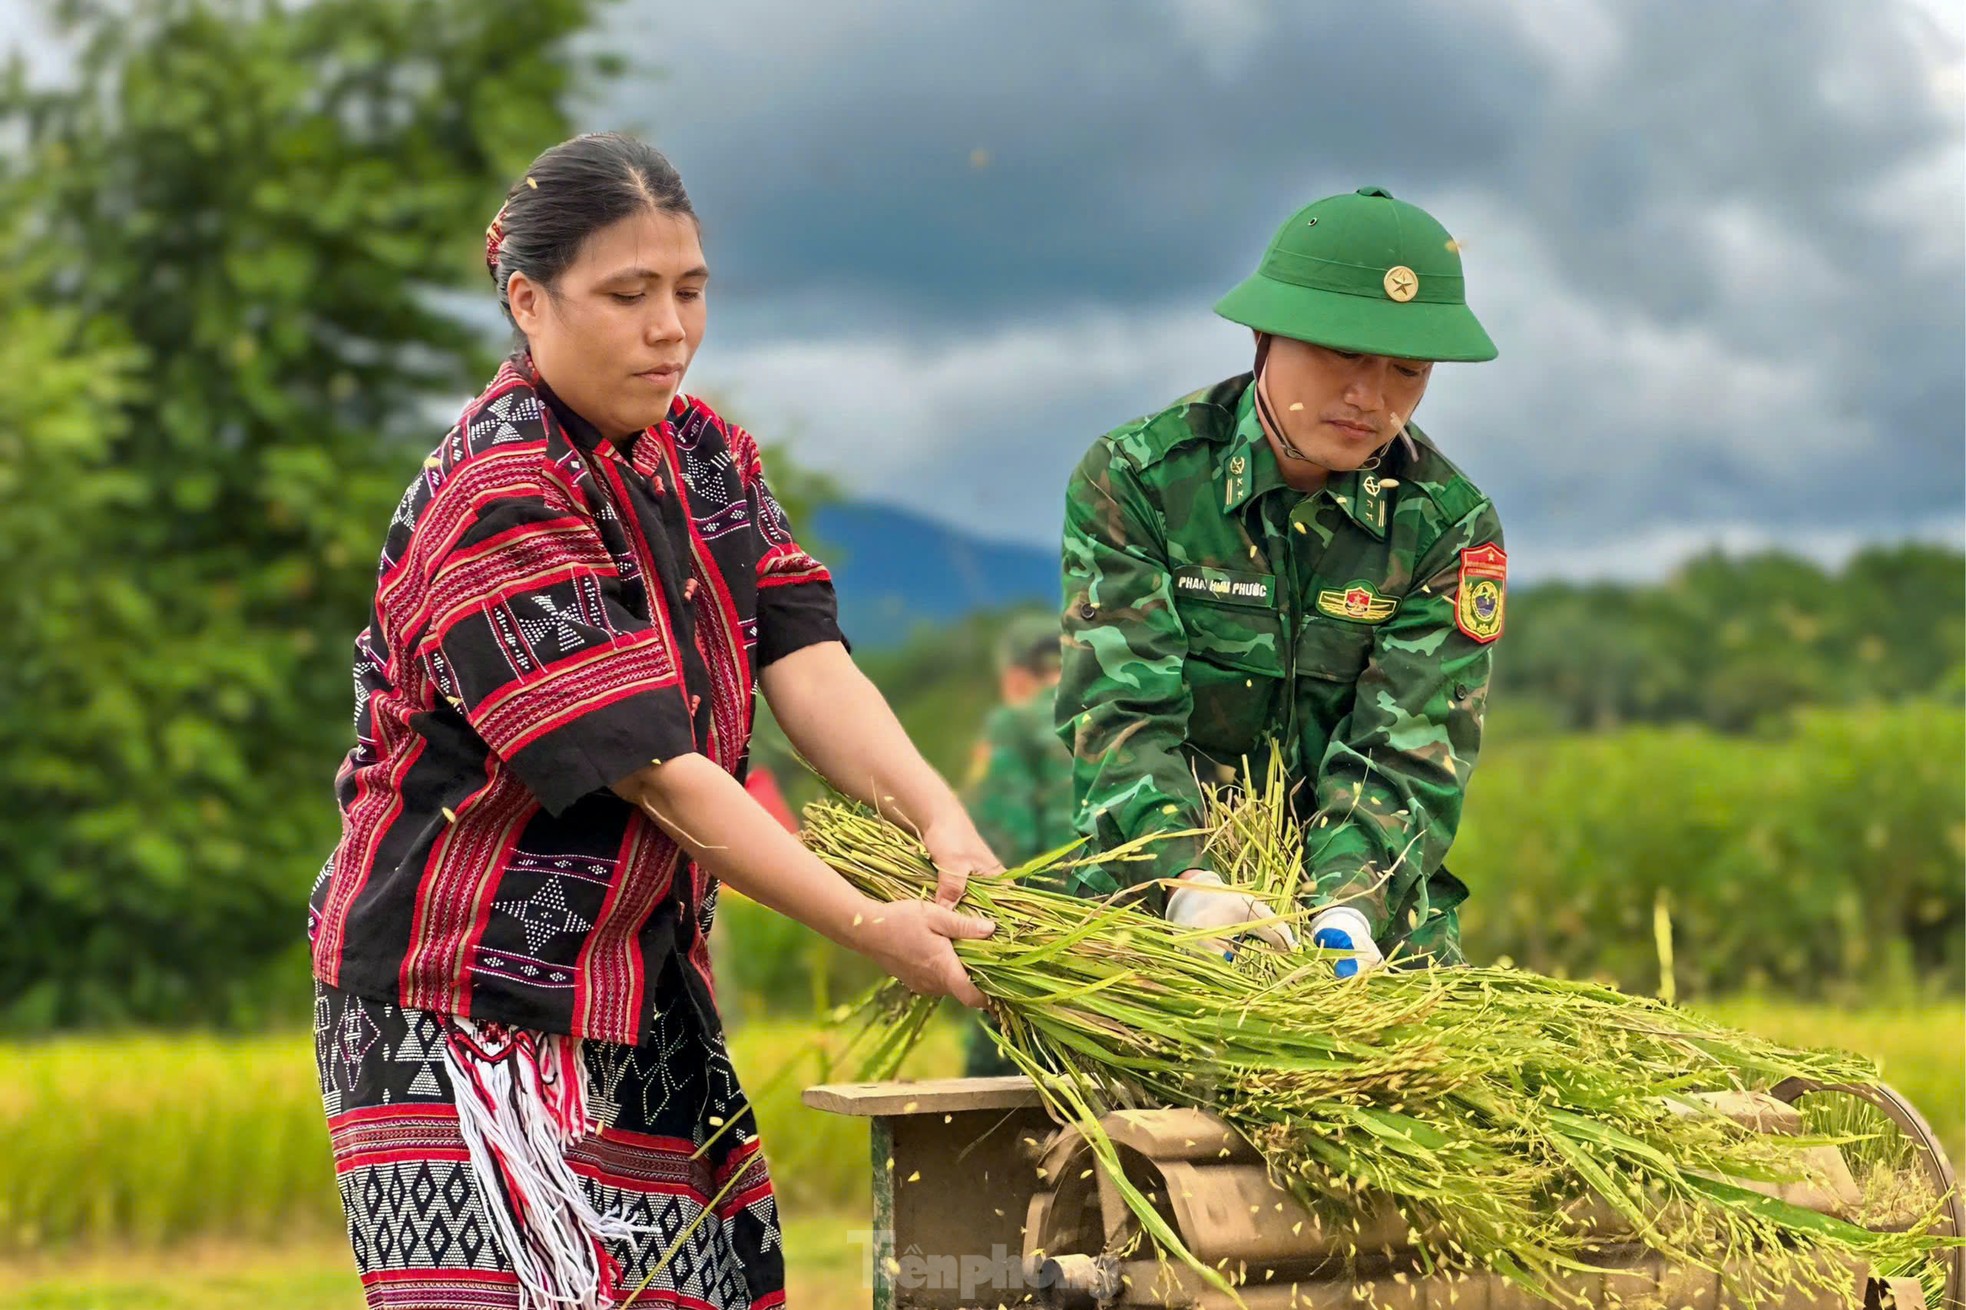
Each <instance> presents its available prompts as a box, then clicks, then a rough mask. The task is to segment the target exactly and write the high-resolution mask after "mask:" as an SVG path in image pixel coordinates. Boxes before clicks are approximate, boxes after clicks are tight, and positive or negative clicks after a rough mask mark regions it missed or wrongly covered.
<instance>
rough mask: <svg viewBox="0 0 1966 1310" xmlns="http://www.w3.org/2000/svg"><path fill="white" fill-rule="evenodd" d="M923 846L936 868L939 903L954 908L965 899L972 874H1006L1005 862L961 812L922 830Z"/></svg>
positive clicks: (937, 899) (957, 811) (954, 813)
mask: <svg viewBox="0 0 1966 1310" xmlns="http://www.w3.org/2000/svg"><path fill="white" fill-rule="evenodd" d="M922 845H923V846H925V847H927V848H928V858H929V860H930V861H931V862H932V863H933V864H934V865H935V874H936V878H935V900H936V902H937V904H940V905H954V904H956V903H957V902H958V901H960V900H962V898H963V888H965V887H967V886H968V885H969V875H970V874H972V873H1002V872H1003V861H1002V860H1000V859H998V858H997V857H996V853H995V852H993V851H992V850H991V849H990V846H989V843H987V842H985V841H984V840H983V838H982V837H981V836H980V835H979V834H978V833H977V831H976V825H975V824H973V823H971V822H970V821H969V815H968V814H967V813H965V812H964V811H962V810H960V809H956V810H952V811H951V812H950V813H949V815H948V816H947V817H946V818H943V819H941V820H939V821H937V822H935V823H931V824H929V825H928V827H927V828H925V829H924V830H923V831H922Z"/></svg>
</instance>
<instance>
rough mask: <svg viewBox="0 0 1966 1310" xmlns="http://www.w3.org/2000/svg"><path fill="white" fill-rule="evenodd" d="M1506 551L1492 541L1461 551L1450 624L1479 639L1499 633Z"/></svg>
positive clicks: (1497, 635)
mask: <svg viewBox="0 0 1966 1310" xmlns="http://www.w3.org/2000/svg"><path fill="white" fill-rule="evenodd" d="M1508 578H1509V557H1508V553H1507V552H1506V551H1504V550H1503V549H1502V548H1501V547H1500V546H1497V545H1495V544H1493V543H1492V542H1491V543H1490V544H1488V545H1486V546H1470V547H1468V548H1467V549H1466V550H1463V551H1462V552H1461V585H1460V587H1459V588H1458V594H1457V595H1456V598H1455V601H1454V625H1455V626H1456V627H1458V628H1460V629H1461V631H1462V632H1465V633H1466V634H1467V635H1468V636H1470V637H1472V638H1474V640H1476V641H1479V642H1484V643H1486V642H1491V641H1493V640H1495V638H1497V637H1499V636H1501V635H1502V607H1503V602H1504V600H1505V598H1506V597H1505V593H1506V591H1507V588H1508Z"/></svg>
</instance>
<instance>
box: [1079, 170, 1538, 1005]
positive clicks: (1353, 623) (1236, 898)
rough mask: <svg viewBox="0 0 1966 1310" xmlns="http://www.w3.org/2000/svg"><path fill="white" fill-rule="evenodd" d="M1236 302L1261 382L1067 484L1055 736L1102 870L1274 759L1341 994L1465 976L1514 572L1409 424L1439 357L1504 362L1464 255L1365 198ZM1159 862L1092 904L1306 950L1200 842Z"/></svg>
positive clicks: (1136, 441) (1272, 249) (1490, 517)
mask: <svg viewBox="0 0 1966 1310" xmlns="http://www.w3.org/2000/svg"><path fill="white" fill-rule="evenodd" d="M1215 309H1216V312H1217V313H1219V314H1221V315H1222V316H1223V317H1224V318H1227V319H1229V320H1230V321H1231V322H1235V323H1240V324H1242V325H1243V326H1245V327H1248V328H1250V329H1251V330H1252V331H1253V332H1254V333H1255V348H1256V362H1255V369H1254V372H1253V373H1246V374H1243V375H1241V376H1239V377H1235V378H1231V379H1229V380H1228V381H1226V382H1221V383H1218V384H1216V385H1215V386H1212V387H1208V388H1206V389H1204V390H1201V391H1198V392H1195V393H1194V394H1193V395H1190V396H1188V397H1186V398H1184V399H1182V400H1180V401H1178V402H1177V403H1175V404H1174V405H1173V406H1172V407H1170V408H1168V409H1165V410H1162V411H1161V412H1160V413H1158V414H1154V415H1152V416H1150V417H1148V418H1144V419H1139V420H1136V421H1134V422H1131V423H1128V424H1126V425H1125V426H1123V427H1120V428H1117V429H1115V430H1114V431H1113V432H1111V433H1109V434H1107V435H1106V436H1105V437H1103V438H1101V439H1100V440H1099V441H1098V442H1096V443H1095V444H1094V445H1093V447H1092V449H1091V450H1090V451H1089V452H1088V453H1087V454H1086V456H1085V458H1084V460H1083V461H1081V463H1080V464H1079V467H1078V469H1077V470H1076V471H1075V472H1074V473H1073V475H1072V478H1071V482H1070V484H1069V485H1068V488H1067V491H1066V512H1065V531H1064V582H1065V587H1064V591H1065V612H1064V645H1063V680H1062V681H1061V683H1060V685H1059V690H1058V696H1057V729H1058V732H1059V734H1060V736H1061V737H1063V738H1064V740H1065V742H1066V743H1067V744H1068V745H1069V746H1071V747H1072V750H1073V755H1074V760H1075V763H1074V769H1073V793H1074V798H1075V801H1076V805H1077V810H1078V826H1079V829H1080V830H1081V831H1082V832H1084V833H1086V834H1087V835H1088V836H1090V837H1091V838H1092V840H1093V843H1094V847H1095V849H1108V848H1111V847H1113V846H1116V845H1118V844H1119V843H1121V842H1123V841H1127V840H1130V839H1134V838H1138V837H1141V836H1144V835H1146V834H1150V833H1163V832H1176V831H1179V830H1181V829H1188V828H1193V827H1195V826H1196V825H1197V823H1198V820H1199V814H1200V802H1201V786H1202V784H1203V783H1218V782H1231V781H1233V780H1235V779H1236V778H1238V777H1239V776H1240V775H1241V774H1242V771H1243V770H1244V769H1245V768H1247V769H1249V770H1251V771H1252V772H1253V773H1254V775H1255V776H1258V777H1260V776H1262V775H1263V772H1264V769H1265V766H1266V764H1267V757H1268V752H1269V751H1271V750H1276V751H1280V752H1281V753H1282V756H1283V762H1284V765H1285V767H1286V769H1287V771H1288V774H1289V776H1290V777H1291V779H1292V780H1293V781H1294V782H1296V783H1298V784H1300V786H1299V790H1298V792H1297V797H1298V809H1299V814H1300V816H1301V817H1302V818H1303V820H1304V822H1305V823H1306V825H1307V827H1306V829H1305V837H1306V842H1305V864H1306V869H1305V873H1306V878H1305V886H1306V888H1307V892H1306V898H1307V903H1308V908H1309V909H1311V910H1312V911H1313V913H1312V917H1311V919H1310V922H1309V925H1308V927H1309V931H1310V934H1311V937H1312V939H1313V940H1314V941H1315V942H1317V943H1318V944H1319V945H1321V946H1325V947H1328V948H1331V949H1334V950H1338V951H1343V952H1346V953H1347V954H1346V955H1345V956H1343V957H1341V958H1340V959H1339V961H1338V965H1337V971H1338V973H1339V974H1340V975H1341V976H1349V975H1351V974H1354V973H1356V972H1358V970H1360V969H1361V968H1366V969H1369V968H1372V967H1373V966H1375V965H1377V964H1380V963H1382V962H1383V961H1384V959H1385V958H1386V957H1387V956H1388V955H1391V954H1393V953H1394V952H1395V951H1397V952H1398V956H1399V957H1400V958H1401V959H1410V960H1411V961H1412V962H1416V963H1437V964H1452V963H1459V962H1461V960H1462V956H1461V948H1460V921H1459V917H1458V912H1457V909H1456V907H1457V906H1459V904H1460V903H1461V902H1462V901H1463V900H1464V899H1466V897H1467V888H1466V886H1465V885H1464V884H1462V883H1461V882H1460V881H1459V880H1458V879H1456V878H1455V877H1454V876H1453V875H1452V874H1450V873H1448V872H1447V870H1446V869H1445V868H1443V867H1442V860H1443V859H1444V857H1445V856H1446V854H1447V849H1448V846H1449V845H1450V844H1451V843H1452V841H1453V839H1454V832H1455V829H1456V827H1457V825H1458V824H1459V822H1460V817H1461V803H1462V798H1463V796H1464V795H1465V793H1466V789H1467V785H1468V776H1469V774H1470V773H1471V772H1472V771H1473V769H1474V765H1475V756H1476V752H1477V749H1478V747H1479V745H1480V739H1481V722H1482V712H1483V707H1484V704H1485V701H1486V698H1487V692H1488V675H1489V662H1490V657H1491V654H1492V647H1493V643H1494V642H1495V640H1496V638H1498V637H1500V636H1501V635H1502V609H1503V588H1504V583H1505V575H1506V565H1507V556H1506V555H1505V554H1504V553H1503V550H1502V527H1501V523H1500V521H1499V520H1498V519H1497V518H1496V515H1495V510H1494V507H1493V506H1492V505H1491V504H1490V503H1489V501H1488V498H1487V497H1486V496H1484V495H1483V494H1482V493H1481V492H1480V491H1479V490H1477V489H1476V487H1475V486H1474V484H1473V483H1471V482H1469V481H1468V479H1467V478H1466V477H1465V476H1464V475H1463V474H1462V473H1461V471H1460V470H1459V469H1458V468H1456V467H1455V466H1454V465H1453V464H1452V463H1450V462H1449V461H1448V459H1447V458H1446V456H1444V455H1442V454H1441V452H1440V450H1439V449H1438V448H1437V447H1436V446H1435V445H1434V443H1433V441H1432V440H1431V439H1430V438H1429V437H1428V436H1427V435H1426V434H1425V433H1423V432H1421V431H1420V429H1419V428H1417V427H1415V426H1414V425H1413V423H1412V421H1411V420H1412V417H1413V412H1414V410H1415V409H1416V408H1417V407H1418V405H1419V403H1420V399H1421V397H1422V395H1423V394H1424V393H1425V392H1426V389H1427V383H1428V381H1429V378H1430V376H1431V373H1432V370H1433V365H1434V363H1435V362H1436V361H1442V360H1465V361H1473V360H1487V359H1493V358H1494V357H1495V346H1494V343H1493V342H1491V341H1490V340H1489V338H1488V334H1487V333H1486V332H1485V331H1484V330H1483V329H1482V327H1481V325H1480V324H1479V323H1478V322H1477V321H1476V320H1475V317H1474V314H1473V313H1472V312H1471V311H1470V310H1469V309H1468V307H1467V303H1466V300H1465V298H1464V296H1463V292H1462V280H1461V257H1460V252H1459V248H1458V246H1457V244H1456V243H1455V241H1454V240H1453V239H1452V238H1451V237H1450V236H1449V235H1448V234H1447V231H1446V230H1445V229H1444V228H1442V227H1441V225H1440V224H1439V223H1438V222H1436V221H1435V220H1434V219H1433V218H1432V217H1431V216H1430V215H1428V214H1427V213H1426V212H1425V211H1423V210H1421V209H1419V208H1417V207H1415V206H1413V205H1410V204H1407V203H1406V202H1404V201H1400V200H1395V199H1394V198H1393V197H1392V196H1391V195H1390V194H1388V193H1387V192H1386V191H1384V190H1382V189H1380V188H1377V187H1365V188H1361V189H1360V190H1359V191H1358V192H1356V193H1354V194H1351V195H1340V196H1332V197H1329V198H1327V199H1324V200H1320V201H1317V202H1316V203H1314V204H1312V205H1309V206H1308V207H1306V208H1304V209H1303V210H1300V211H1299V212H1298V213H1297V214H1295V215H1293V216H1292V217H1291V219H1290V220H1289V221H1288V222H1286V223H1285V224H1284V225H1283V227H1282V228H1281V229H1280V230H1279V231H1278V232H1277V234H1276V236H1275V238H1274V239H1272V241H1271V242H1270V245H1269V248H1268V250H1267V251H1266V252H1265V254H1264V257H1263V262H1262V264H1261V266H1260V267H1259V268H1258V269H1257V271H1256V272H1255V273H1254V274H1253V275H1251V276H1250V277H1249V278H1248V279H1246V280H1245V281H1243V282H1242V283H1241V284H1240V285H1238V286H1236V287H1235V288H1234V289H1233V290H1231V291H1230V292H1229V293H1228V295H1226V296H1224V297H1223V298H1222V299H1221V301H1220V302H1219V303H1217V305H1216V306H1215ZM1148 849H1149V852H1150V854H1151V858H1150V859H1146V860H1142V861H1111V862H1109V863H1107V864H1106V865H1104V866H1101V867H1098V868H1092V869H1087V870H1083V871H1081V872H1080V873H1078V874H1077V875H1075V882H1076V890H1079V891H1081V892H1083V893H1085V894H1090V895H1107V894H1111V893H1113V892H1116V891H1121V890H1128V889H1130V890H1131V891H1133V892H1134V893H1135V894H1138V895H1140V896H1142V897H1144V898H1145V899H1146V900H1147V901H1148V903H1150V904H1152V905H1153V906H1155V907H1156V908H1159V909H1161V910H1163V911H1164V912H1165V914H1166V915H1167V917H1168V918H1169V919H1171V920H1173V921H1175V922H1177V923H1180V924H1183V925H1187V926H1192V927H1208V928H1218V929H1220V930H1221V932H1222V934H1223V935H1224V936H1229V935H1234V934H1235V933H1236V932H1238V931H1249V932H1253V933H1255V934H1257V935H1259V936H1262V937H1266V938H1268V939H1269V940H1270V941H1272V942H1273V943H1274V944H1276V945H1279V946H1291V945H1294V944H1295V939H1294V937H1293V936H1292V935H1291V933H1290V932H1289V929H1288V928H1287V927H1284V926H1283V925H1280V924H1261V923H1255V922H1253V921H1256V920H1260V919H1263V918H1265V917H1267V916H1268V915H1269V911H1268V910H1267V909H1266V908H1265V907H1264V906H1263V905H1262V904H1261V903H1260V902H1258V901H1256V900H1255V899H1254V898H1253V897H1250V896H1248V895H1245V894H1243V893H1240V892H1237V891H1235V890H1234V889H1233V888H1227V887H1224V886H1223V885H1222V880H1221V878H1220V877H1219V876H1218V875H1217V874H1216V873H1214V872H1212V871H1210V870H1209V869H1208V868H1207V867H1206V861H1205V860H1204V859H1203V856H1202V851H1201V847H1200V843H1199V841H1198V839H1196V838H1193V837H1170V838H1168V839H1166V840H1163V841H1159V842H1156V843H1153V844H1152V845H1151V846H1150V847H1149V848H1148ZM1245 925H1247V926H1246V927H1245Z"/></svg>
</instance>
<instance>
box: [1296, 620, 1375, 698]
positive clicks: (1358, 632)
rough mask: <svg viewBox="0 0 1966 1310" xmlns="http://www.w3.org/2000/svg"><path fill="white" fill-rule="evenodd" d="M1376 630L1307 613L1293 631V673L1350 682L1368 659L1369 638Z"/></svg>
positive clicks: (1354, 680)
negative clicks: (1294, 635) (1294, 633)
mask: <svg viewBox="0 0 1966 1310" xmlns="http://www.w3.org/2000/svg"><path fill="white" fill-rule="evenodd" d="M1377 631H1378V629H1377V628H1374V627H1368V626H1366V625H1364V624H1360V623H1346V622H1345V621H1343V620H1342V619H1327V618H1323V617H1320V616H1318V615H1315V614H1314V615H1311V616H1309V617H1307V618H1306V619H1305V620H1304V626H1303V628H1302V630H1300V631H1299V632H1298V634H1297V676H1298V677H1300V678H1322V679H1324V680H1325V681H1327V682H1343V683H1353V682H1357V681H1358V677H1359V674H1361V673H1363V672H1365V662H1366V661H1367V660H1369V659H1370V658H1372V637H1373V634H1374V633H1375V632H1377Z"/></svg>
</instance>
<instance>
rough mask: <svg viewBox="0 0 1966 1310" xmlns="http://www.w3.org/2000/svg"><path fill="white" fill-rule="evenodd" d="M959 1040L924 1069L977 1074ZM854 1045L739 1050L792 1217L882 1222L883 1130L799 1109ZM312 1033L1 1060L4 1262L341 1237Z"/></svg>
mask: <svg viewBox="0 0 1966 1310" xmlns="http://www.w3.org/2000/svg"><path fill="white" fill-rule="evenodd" d="M959 1043H960V1038H959V1034H958V1030H957V1029H956V1028H955V1026H954V1025H950V1026H948V1027H947V1028H946V1029H943V1030H938V1031H937V1032H936V1033H934V1034H933V1035H932V1039H931V1040H930V1041H928V1042H927V1043H925V1044H924V1046H923V1048H922V1049H921V1050H920V1051H919V1052H918V1053H917V1055H916V1056H915V1058H914V1060H913V1062H912V1063H911V1065H910V1070H911V1072H914V1071H919V1073H920V1074H921V1075H922V1076H930V1075H935V1074H945V1073H950V1072H954V1071H955V1070H956V1068H957V1066H958V1065H959V1063H960V1054H959ZM842 1044H843V1043H842V1042H841V1041H840V1039H839V1036H838V1034H835V1033H832V1032H829V1031H825V1030H822V1029H821V1028H819V1027H818V1026H816V1025H814V1024H812V1023H810V1022H785V1021H776V1020H761V1021H757V1022H753V1023H750V1024H747V1025H745V1026H744V1027H743V1028H742V1029H741V1030H738V1031H736V1032H734V1033H733V1034H732V1039H731V1045H732V1056H733V1058H734V1059H735V1061H736V1064H737V1067H738V1070H739V1073H740V1076H741V1077H743V1079H744V1080H745V1083H746V1085H747V1086H748V1087H749V1089H750V1091H751V1094H752V1096H753V1098H754V1099H755V1101H756V1105H757V1111H758V1118H759V1127H760V1130H761V1132H762V1133H763V1135H764V1140H765V1144H766V1148H767V1151H768V1152H769V1156H770V1161H771V1169H772V1173H773V1175H774V1177H775V1178H776V1180H777V1184H778V1188H779V1192H780V1194H781V1197H782V1201H783V1205H784V1208H785V1210H786V1211H787V1212H788V1213H792V1214H796V1213H798V1212H800V1211H801V1210H806V1209H813V1210H820V1211H827V1212H831V1211H835V1210H840V1209H843V1208H853V1209H858V1210H862V1211H864V1209H865V1207H866V1206H867V1204H868V1196H869V1192H868V1182H867V1177H868V1173H867V1159H868V1149H869V1148H868V1143H867V1129H866V1125H865V1124H863V1123H860V1122H858V1121H854V1120H847V1119H841V1118H839V1117H837V1116H834V1115H824V1114H819V1113H817V1112H815V1111H811V1110H807V1109H805V1108H804V1107H803V1106H802V1105H801V1104H800V1103H799V1094H800V1092H801V1091H802V1090H803V1089H804V1088H805V1086H806V1085H807V1084H809V1083H813V1082H820V1081H825V1080H827V1079H829V1078H839V1077H846V1076H848V1074H847V1072H846V1071H840V1070H836V1069H835V1068H834V1067H833V1066H832V1064H831V1057H830V1052H831V1051H832V1050H833V1049H835V1048H837V1047H838V1046H840V1045H842ZM341 1222H342V1219H341V1210H340V1201H339V1199H338V1197H337V1195H336V1192H335V1188H334V1170H333V1166H332V1164H331V1162H330V1159H329V1154H328V1141H327V1126H326V1121H325V1119H324V1118H323V1115H322V1111H321V1098H320V1093H319V1091H318V1089H317V1085H316V1082H315V1075H314V1059H313V1049H312V1043H311V1042H310V1040H309V1039H308V1037H307V1036H305V1035H303V1034H283V1035H274V1036H264V1037H231V1038H215V1037H187V1036H156V1035H139V1036H124V1037H101V1038H65V1039H60V1040H54V1041H48V1042H37V1043H31V1044H28V1043H24V1044H14V1045H0V1258H4V1257H10V1256H19V1255H22V1254H26V1253H32V1252H35V1251H40V1250H48V1249H58V1248H62V1247H66V1246H70V1245H75V1244H80V1245H85V1246H86V1245H90V1244H101V1245H104V1246H110V1245H115V1246H124V1245H135V1246H138V1247H145V1248H158V1247H165V1246H170V1245H173V1244H176V1243H180V1242H185V1241H189V1240H192V1239H195V1238H201V1237H223V1238H227V1239H232V1240H246V1241H281V1242H291V1241H294V1240H298V1239H306V1238H309V1237H323V1236H330V1235H333V1234H334V1233H337V1232H339V1231H340V1228H341Z"/></svg>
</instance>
